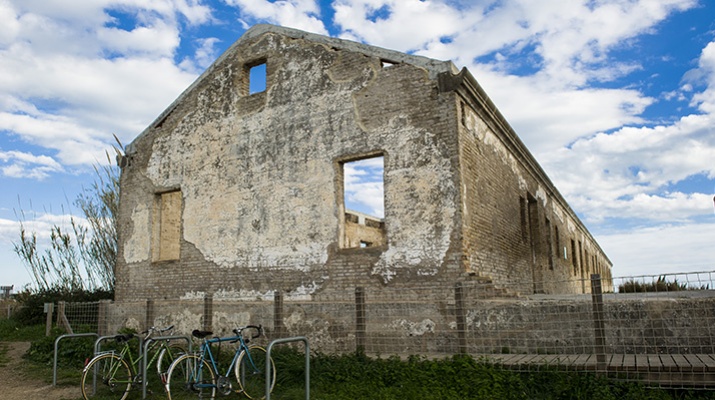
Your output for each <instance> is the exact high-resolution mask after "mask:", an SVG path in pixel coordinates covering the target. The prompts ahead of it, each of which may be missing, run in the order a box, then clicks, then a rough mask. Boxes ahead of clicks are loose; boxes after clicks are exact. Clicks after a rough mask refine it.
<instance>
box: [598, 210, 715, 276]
mask: <svg viewBox="0 0 715 400" xmlns="http://www.w3.org/2000/svg"><path fill="white" fill-rule="evenodd" d="M714 235H715V222H710V223H703V224H687V225H665V226H659V227H654V228H645V229H634V230H632V231H628V232H621V233H617V234H610V235H596V239H597V240H598V242H599V243H600V244H601V246H602V247H603V249H604V251H605V252H606V254H608V255H609V258H611V260H614V266H613V275H614V276H617V277H626V276H633V275H646V274H648V275H659V274H663V273H674V272H686V271H690V272H692V271H712V270H715V246H713V236H714Z"/></svg>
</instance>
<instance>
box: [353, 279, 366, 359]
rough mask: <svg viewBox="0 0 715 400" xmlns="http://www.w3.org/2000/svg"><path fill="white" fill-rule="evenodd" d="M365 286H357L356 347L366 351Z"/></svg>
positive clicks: (359, 350)
mask: <svg viewBox="0 0 715 400" xmlns="http://www.w3.org/2000/svg"><path fill="white" fill-rule="evenodd" d="M365 327H366V316H365V288H364V287H356V288H355V349H356V350H357V351H358V352H364V351H365Z"/></svg>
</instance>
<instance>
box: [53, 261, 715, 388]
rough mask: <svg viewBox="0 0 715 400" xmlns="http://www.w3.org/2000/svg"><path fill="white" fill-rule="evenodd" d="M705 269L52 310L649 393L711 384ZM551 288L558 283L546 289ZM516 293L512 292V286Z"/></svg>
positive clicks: (713, 307) (108, 327) (81, 325)
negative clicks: (459, 361) (587, 377)
mask: <svg viewBox="0 0 715 400" xmlns="http://www.w3.org/2000/svg"><path fill="white" fill-rule="evenodd" d="M714 274H715V271H713V272H695V273H687V274H683V273H678V274H671V275H658V276H638V277H623V278H613V279H612V280H608V281H602V280H600V277H598V276H597V275H594V276H593V277H592V279H591V280H588V281H564V282H558V283H556V284H557V285H558V284H562V285H569V287H580V288H582V290H581V291H582V293H581V294H569V295H554V294H540V293H523V292H520V290H523V288H524V287H525V286H527V287H528V285H525V284H524V283H515V284H514V286H513V287H512V286H509V285H506V286H505V285H502V286H499V287H496V286H495V285H494V284H492V283H491V282H489V281H486V280H483V279H482V280H478V281H474V282H470V281H467V282H458V283H455V284H454V286H453V288H452V289H451V290H444V289H442V288H436V287H434V286H429V285H424V286H422V287H419V286H412V287H410V288H409V290H405V289H390V288H389V287H384V288H379V289H368V288H362V287H358V288H351V289H347V291H346V293H345V295H344V296H343V297H342V299H337V300H331V301H307V300H304V299H303V300H291V299H290V296H287V295H286V294H284V293H282V292H280V291H276V292H275V293H274V296H273V298H272V299H269V300H266V299H250V300H243V301H239V300H229V299H225V298H220V299H214V298H213V297H212V296H210V295H207V296H204V297H203V298H196V299H193V300H181V301H178V300H177V301H171V300H159V299H146V300H138V301H133V302H109V301H105V302H96V303H71V304H70V303H67V304H58V305H57V309H56V311H57V316H56V319H55V321H57V322H58V324H60V325H62V324H66V325H67V327H68V328H69V329H72V330H73V331H74V332H75V333H78V332H90V331H91V332H98V333H99V334H100V335H102V334H109V333H114V332H116V331H117V330H118V329H120V328H124V327H129V328H134V329H137V330H143V329H146V328H148V327H149V326H168V325H174V326H175V332H177V333H179V334H185V335H189V334H190V332H191V331H192V330H194V329H207V330H213V331H214V333H215V334H216V335H224V334H228V333H229V332H230V331H231V329H233V328H235V327H237V326H242V325H248V324H262V325H263V326H264V327H265V329H266V333H267V335H266V336H267V338H266V339H265V340H266V341H268V340H273V339H277V338H281V337H291V336H306V337H307V338H308V340H309V341H310V346H311V348H312V349H315V350H317V351H320V352H323V353H341V352H353V351H356V350H361V351H364V352H365V353H367V354H370V355H385V356H387V355H400V356H408V355H414V354H418V355H424V356H427V357H445V356H450V355H454V354H459V353H464V354H470V355H472V356H474V357H476V358H480V359H482V360H484V361H486V362H493V363H498V364H501V365H503V366H505V367H508V368H512V369H515V370H518V371H531V370H533V369H538V368H543V367H544V366H545V365H548V366H550V367H553V368H560V369H564V370H575V371H590V372H594V373H599V374H605V375H608V376H609V377H612V378H614V379H622V380H638V381H642V382H645V383H646V384H648V385H651V386H661V387H687V388H713V387H715V344H714V340H713V337H714V336H715V290H712V288H713V282H712V280H713V277H714ZM550 284H551V285H554V284H555V283H554V282H550ZM517 289H518V290H517Z"/></svg>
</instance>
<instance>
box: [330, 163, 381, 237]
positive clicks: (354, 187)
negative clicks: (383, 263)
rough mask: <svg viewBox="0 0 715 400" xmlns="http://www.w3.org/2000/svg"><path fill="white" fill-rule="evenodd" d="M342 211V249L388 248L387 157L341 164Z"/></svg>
mask: <svg viewBox="0 0 715 400" xmlns="http://www.w3.org/2000/svg"><path fill="white" fill-rule="evenodd" d="M340 173H341V174H342V179H341V183H342V188H340V189H341V190H340V192H341V193H342V201H343V209H344V210H345V213H344V215H343V218H342V220H341V229H340V232H341V238H340V240H339V242H340V247H341V248H343V249H349V248H367V247H376V246H384V245H386V244H387V234H386V232H385V221H384V214H385V195H384V157H383V156H382V155H377V156H372V157H367V158H360V159H356V160H351V161H345V162H341V163H340Z"/></svg>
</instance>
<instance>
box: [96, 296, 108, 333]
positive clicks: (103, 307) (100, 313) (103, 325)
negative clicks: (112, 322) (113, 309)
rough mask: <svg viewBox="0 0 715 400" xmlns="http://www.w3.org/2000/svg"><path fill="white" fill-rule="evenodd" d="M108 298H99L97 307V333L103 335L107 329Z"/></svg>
mask: <svg viewBox="0 0 715 400" xmlns="http://www.w3.org/2000/svg"><path fill="white" fill-rule="evenodd" d="M109 303H110V301H109V300H100V301H99V305H98V307H97V334H98V335H99V336H105V335H106V334H107V331H108V330H109V327H108V325H109V318H108V313H109Z"/></svg>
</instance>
